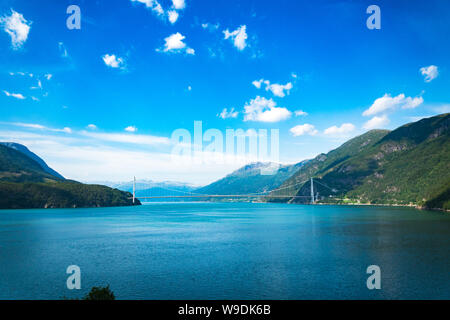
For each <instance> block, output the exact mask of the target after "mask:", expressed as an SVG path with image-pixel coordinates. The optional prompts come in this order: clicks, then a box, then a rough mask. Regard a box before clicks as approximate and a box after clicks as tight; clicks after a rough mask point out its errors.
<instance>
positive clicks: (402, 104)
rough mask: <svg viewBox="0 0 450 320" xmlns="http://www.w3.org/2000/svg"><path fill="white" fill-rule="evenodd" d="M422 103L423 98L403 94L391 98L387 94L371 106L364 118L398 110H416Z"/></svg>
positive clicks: (365, 112) (364, 113)
mask: <svg viewBox="0 0 450 320" xmlns="http://www.w3.org/2000/svg"><path fill="white" fill-rule="evenodd" d="M422 103H423V98H422V97H415V98H411V97H405V95H404V94H403V93H402V94H399V95H398V96H396V97H391V95H389V94H387V93H386V94H385V95H384V96H383V97H381V98H378V99H376V100H375V101H374V103H373V104H372V105H371V106H370V108H369V109H367V110H365V111H364V112H363V116H372V115H375V114H378V113H381V112H385V111H389V110H394V109H397V108H402V109H414V108H417V107H418V106H420V105H421V104H422Z"/></svg>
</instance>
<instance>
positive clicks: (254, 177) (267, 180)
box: [195, 161, 308, 195]
mask: <svg viewBox="0 0 450 320" xmlns="http://www.w3.org/2000/svg"><path fill="white" fill-rule="evenodd" d="M307 162H308V161H303V162H300V163H297V164H294V165H281V166H280V167H279V168H278V170H275V171H274V174H267V175H266V174H261V173H262V172H264V171H268V172H270V171H271V169H273V168H276V167H274V165H275V164H274V163H270V162H266V163H263V162H256V163H251V164H248V165H246V166H244V167H242V168H240V169H238V170H236V171H234V172H233V173H231V174H229V175H227V176H226V177H225V178H222V179H220V180H218V181H216V182H213V183H211V184H209V185H207V186H205V187H202V188H199V189H196V190H195V192H196V193H201V194H218V195H223V194H230V195H231V194H251V193H261V192H266V191H270V190H273V189H275V188H277V187H279V186H280V185H281V184H282V183H283V182H284V181H285V180H286V179H288V178H289V177H290V176H292V175H293V174H294V173H295V172H297V171H298V170H299V169H300V168H301V167H302V166H303V165H304V164H305V163H307Z"/></svg>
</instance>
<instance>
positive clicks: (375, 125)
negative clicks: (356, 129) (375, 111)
mask: <svg viewBox="0 0 450 320" xmlns="http://www.w3.org/2000/svg"><path fill="white" fill-rule="evenodd" d="M388 124H389V119H388V117H387V116H386V115H382V116H380V117H378V116H375V117H373V118H372V119H370V120H369V121H367V122H366V123H365V124H364V125H363V128H364V129H366V130H370V129H382V128H383V127H385V126H386V125H388Z"/></svg>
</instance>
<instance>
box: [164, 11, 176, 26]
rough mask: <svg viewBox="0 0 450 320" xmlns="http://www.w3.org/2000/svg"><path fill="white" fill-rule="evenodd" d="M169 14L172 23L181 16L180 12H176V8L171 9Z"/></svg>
mask: <svg viewBox="0 0 450 320" xmlns="http://www.w3.org/2000/svg"><path fill="white" fill-rule="evenodd" d="M167 15H168V17H169V21H170V23H171V24H174V23H175V22H177V20H178V16H179V14H178V12H176V11H175V10H170V11H169V12H167Z"/></svg>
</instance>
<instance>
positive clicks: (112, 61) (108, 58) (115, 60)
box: [102, 54, 125, 69]
mask: <svg viewBox="0 0 450 320" xmlns="http://www.w3.org/2000/svg"><path fill="white" fill-rule="evenodd" d="M102 59H103V62H105V64H106V65H107V66H108V67H111V68H120V69H123V68H124V66H125V61H124V59H123V58H120V57H116V55H115V54H111V55H110V54H105V55H103V56H102Z"/></svg>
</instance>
